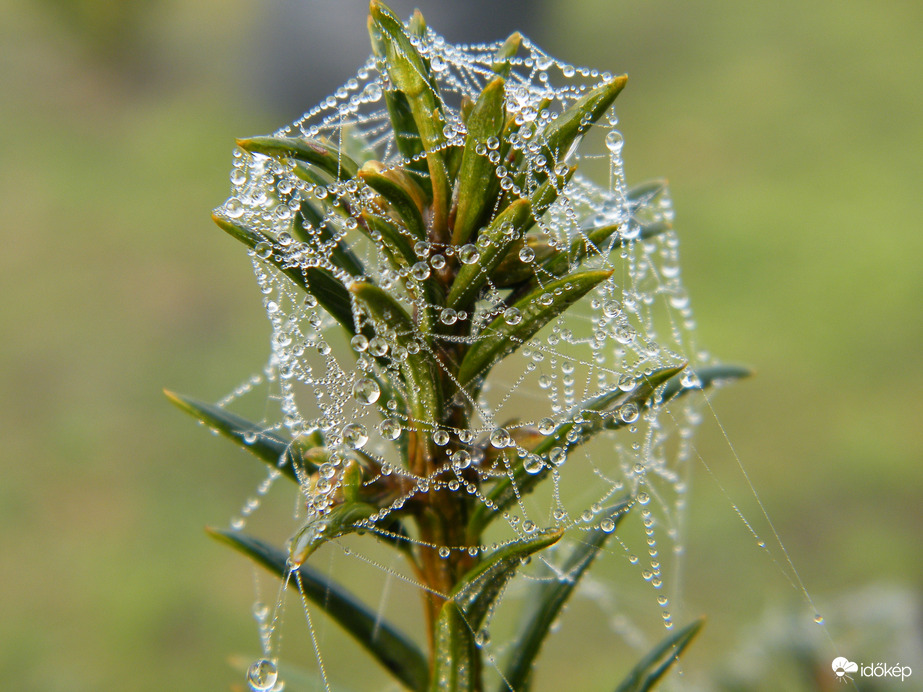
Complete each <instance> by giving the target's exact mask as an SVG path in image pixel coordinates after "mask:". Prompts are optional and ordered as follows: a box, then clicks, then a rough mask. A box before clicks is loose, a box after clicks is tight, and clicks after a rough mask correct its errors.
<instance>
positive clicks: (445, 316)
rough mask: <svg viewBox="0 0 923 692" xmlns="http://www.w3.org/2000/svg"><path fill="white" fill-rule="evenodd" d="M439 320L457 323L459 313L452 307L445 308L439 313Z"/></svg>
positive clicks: (446, 322) (444, 322) (445, 322)
mask: <svg viewBox="0 0 923 692" xmlns="http://www.w3.org/2000/svg"><path fill="white" fill-rule="evenodd" d="M439 321H440V322H442V323H443V324H446V325H448V324H455V323H456V322H457V321H458V313H457V312H455V311H454V310H453V309H452V308H443V310H442V312H440V313H439Z"/></svg>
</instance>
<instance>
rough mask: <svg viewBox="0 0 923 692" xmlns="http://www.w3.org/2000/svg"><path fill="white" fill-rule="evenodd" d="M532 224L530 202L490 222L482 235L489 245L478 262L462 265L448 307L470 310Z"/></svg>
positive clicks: (518, 204) (517, 204) (512, 207)
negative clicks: (488, 281) (485, 285)
mask: <svg viewBox="0 0 923 692" xmlns="http://www.w3.org/2000/svg"><path fill="white" fill-rule="evenodd" d="M531 220H532V214H531V205H530V204H529V200H527V199H520V200H517V201H515V202H513V204H511V205H510V206H508V207H507V208H506V209H505V210H504V211H503V212H502V213H501V214H499V215H498V216H497V217H496V218H495V219H494V220H493V221H491V223H490V225H489V226H488V227H487V228H486V229H485V230H484V231H483V232H482V235H483V236H484V237H485V238H486V239H487V241H489V242H486V243H484V244H482V245H481V249H480V257H479V258H478V261H476V262H473V263H472V264H462V265H461V268H460V269H459V270H458V274H457V275H456V276H455V280H454V281H453V283H452V288H451V289H450V290H449V297H448V298H446V305H448V306H449V307H450V308H453V309H456V310H461V309H465V308H468V307H469V306H470V305H471V303H473V302H474V300H475V299H476V298H477V296H478V293H480V291H481V289H482V288H483V287H484V284H486V283H487V279H488V277H489V276H490V274H491V272H493V271H494V269H496V267H497V265H498V264H500V262H501V261H503V258H504V257H506V254H507V251H508V250H509V249H510V246H511V245H512V244H513V243H514V242H515V241H516V239H517V238H519V236H520V235H521V234H522V232H523V229H524V228H525V227H526V225H527V224H528V223H529V222H530V221H531Z"/></svg>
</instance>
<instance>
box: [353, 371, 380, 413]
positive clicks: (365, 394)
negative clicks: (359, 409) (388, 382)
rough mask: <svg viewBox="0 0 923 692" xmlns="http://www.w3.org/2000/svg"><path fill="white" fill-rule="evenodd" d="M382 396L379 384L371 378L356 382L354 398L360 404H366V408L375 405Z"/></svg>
mask: <svg viewBox="0 0 923 692" xmlns="http://www.w3.org/2000/svg"><path fill="white" fill-rule="evenodd" d="M380 396H381V389H380V388H379V387H378V383H377V382H376V381H375V380H373V379H371V378H369V377H363V378H362V379H360V380H356V383H355V384H354V385H353V398H354V399H355V400H356V401H358V402H359V403H360V404H365V405H366V406H368V405H370V404H374V403H375V402H376V401H378V398H379V397H380Z"/></svg>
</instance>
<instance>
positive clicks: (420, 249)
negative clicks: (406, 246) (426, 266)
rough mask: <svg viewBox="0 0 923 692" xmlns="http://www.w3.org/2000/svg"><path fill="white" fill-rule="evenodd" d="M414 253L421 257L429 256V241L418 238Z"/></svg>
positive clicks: (414, 245)
mask: <svg viewBox="0 0 923 692" xmlns="http://www.w3.org/2000/svg"><path fill="white" fill-rule="evenodd" d="M413 253H414V254H415V255H416V256H417V257H419V258H420V259H425V258H427V257H429V243H427V242H426V241H425V240H418V241H417V242H416V243H414V244H413Z"/></svg>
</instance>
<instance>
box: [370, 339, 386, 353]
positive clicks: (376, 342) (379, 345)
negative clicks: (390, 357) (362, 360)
mask: <svg viewBox="0 0 923 692" xmlns="http://www.w3.org/2000/svg"><path fill="white" fill-rule="evenodd" d="M387 352H388V342H387V341H385V340H384V339H382V338H381V337H380V336H376V337H374V338H373V339H372V340H371V341H370V342H369V353H371V354H372V355H373V356H375V357H376V358H377V357H379V356H383V355H385V354H386V353H387Z"/></svg>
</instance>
